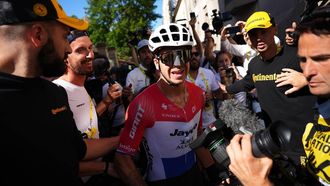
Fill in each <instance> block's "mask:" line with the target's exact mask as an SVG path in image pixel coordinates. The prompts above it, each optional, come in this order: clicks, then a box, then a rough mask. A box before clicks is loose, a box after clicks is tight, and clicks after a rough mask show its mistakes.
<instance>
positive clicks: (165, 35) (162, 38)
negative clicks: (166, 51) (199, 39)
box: [149, 23, 194, 53]
mask: <svg viewBox="0 0 330 186" xmlns="http://www.w3.org/2000/svg"><path fill="white" fill-rule="evenodd" d="M193 44H194V42H193V39H192V36H191V34H190V32H189V30H188V29H187V28H186V27H184V26H182V25H179V24H175V23H170V24H165V25H161V26H159V27H158V28H157V29H156V30H155V31H154V32H153V33H152V34H151V36H150V38H149V49H150V51H151V52H153V53H154V52H155V51H156V50H157V49H159V48H162V47H179V46H193Z"/></svg>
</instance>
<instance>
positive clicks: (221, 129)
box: [190, 119, 291, 169]
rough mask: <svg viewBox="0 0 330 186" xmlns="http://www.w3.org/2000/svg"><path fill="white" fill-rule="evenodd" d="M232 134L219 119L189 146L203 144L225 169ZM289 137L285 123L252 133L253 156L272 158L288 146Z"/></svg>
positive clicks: (233, 133)
mask: <svg viewBox="0 0 330 186" xmlns="http://www.w3.org/2000/svg"><path fill="white" fill-rule="evenodd" d="M240 130H241V131H242V133H250V132H249V131H246V130H244V129H243V128H241V129H240ZM234 135H235V132H234V131H233V129H231V128H230V127H227V126H226V125H225V124H224V122H223V121H222V120H221V119H219V120H217V121H216V122H215V124H214V125H211V126H209V127H207V128H206V129H205V130H204V132H203V134H202V135H201V136H199V137H198V138H197V139H196V140H195V141H193V142H192V143H191V145H190V147H191V148H192V149H196V148H198V147H201V146H204V147H205V148H207V149H208V150H209V151H210V152H211V154H212V156H213V158H214V159H215V161H216V162H217V163H218V164H219V165H220V166H221V167H222V168H223V169H225V168H227V167H228V165H229V164H230V161H229V157H228V154H227V151H226V147H227V145H228V144H229V141H230V140H231V139H232V137H233V136H234ZM290 138H291V132H290V130H289V129H288V128H287V127H285V125H281V124H280V123H274V124H272V125H271V126H270V127H268V128H267V129H265V130H260V131H257V132H256V133H255V134H253V136H252V153H253V155H254V156H255V157H264V156H267V157H269V158H273V157H275V156H276V155H279V154H280V153H281V152H283V151H285V150H286V149H287V148H288V144H289V141H290Z"/></svg>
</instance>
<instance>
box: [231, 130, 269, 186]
mask: <svg viewBox="0 0 330 186" xmlns="http://www.w3.org/2000/svg"><path fill="white" fill-rule="evenodd" d="M227 153H228V156H229V159H230V165H229V169H230V171H231V172H232V173H234V174H235V176H237V178H238V179H239V180H240V181H241V182H242V184H243V185H245V186H254V185H263V186H268V185H272V183H271V182H270V180H269V179H268V175H269V173H270V170H271V167H272V165H273V161H272V159H270V158H268V157H262V158H255V157H254V156H253V154H252V145H251V135H248V134H245V135H239V134H238V135H236V136H234V137H233V139H232V140H231V141H230V144H229V145H228V146H227Z"/></svg>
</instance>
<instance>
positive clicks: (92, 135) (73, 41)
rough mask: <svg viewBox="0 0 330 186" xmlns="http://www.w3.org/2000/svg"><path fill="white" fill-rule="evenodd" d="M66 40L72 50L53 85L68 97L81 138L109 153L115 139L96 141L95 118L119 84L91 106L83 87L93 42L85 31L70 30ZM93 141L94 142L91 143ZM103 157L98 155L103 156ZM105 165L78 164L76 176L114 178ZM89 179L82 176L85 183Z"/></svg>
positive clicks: (115, 95) (115, 92)
mask: <svg viewBox="0 0 330 186" xmlns="http://www.w3.org/2000/svg"><path fill="white" fill-rule="evenodd" d="M68 41H69V43H70V47H71V49H72V53H71V54H69V55H68V58H67V59H66V60H65V64H66V66H67V68H66V72H65V74H64V75H62V76H61V77H59V78H58V79H56V80H54V81H53V82H54V83H56V84H58V85H60V86H62V87H63V88H64V89H65V90H66V92H67V95H68V100H69V105H70V109H71V110H72V112H73V118H74V120H75V121H76V125H77V128H78V129H79V131H80V132H81V134H82V136H83V138H85V139H94V145H95V147H94V148H95V149H97V150H99V149H98V148H105V147H106V149H107V150H105V152H109V151H111V150H113V149H114V148H116V147H117V144H118V141H119V136H118V137H113V138H102V139H99V130H98V115H101V114H102V113H103V112H104V111H105V110H106V108H107V107H108V106H109V104H110V103H111V102H112V101H113V100H115V99H116V98H118V97H119V96H120V95H121V92H120V90H119V89H118V87H119V85H118V84H115V85H113V86H112V87H110V88H109V89H108V94H107V97H106V98H104V99H103V100H102V101H100V103H99V104H98V105H97V108H96V107H95V106H94V104H95V101H93V99H92V98H91V97H90V96H89V94H88V93H87V90H86V89H85V87H84V83H85V80H86V78H87V75H89V74H92V72H93V65H92V61H93V60H94V52H93V49H92V46H93V43H92V41H91V40H90V38H89V36H88V34H87V32H86V31H78V30H73V31H71V32H70V34H69V35H68ZM95 139H97V140H95ZM103 155H105V154H101V155H100V156H103ZM107 164H108V162H101V161H95V160H92V161H81V162H80V164H79V173H80V175H82V176H91V175H95V174H101V173H103V172H104V171H105V172H109V173H111V174H113V175H114V171H113V170H112V169H109V170H105V169H108V165H107ZM88 178H89V177H84V181H87V179H88Z"/></svg>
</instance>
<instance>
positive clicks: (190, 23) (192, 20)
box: [189, 17, 197, 29]
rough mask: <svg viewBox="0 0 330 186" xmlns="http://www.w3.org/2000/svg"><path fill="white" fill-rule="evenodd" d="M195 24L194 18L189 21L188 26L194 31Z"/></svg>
mask: <svg viewBox="0 0 330 186" xmlns="http://www.w3.org/2000/svg"><path fill="white" fill-rule="evenodd" d="M196 22H197V19H196V17H194V18H192V19H191V20H190V21H189V25H190V26H191V28H192V29H195V25H196Z"/></svg>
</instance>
